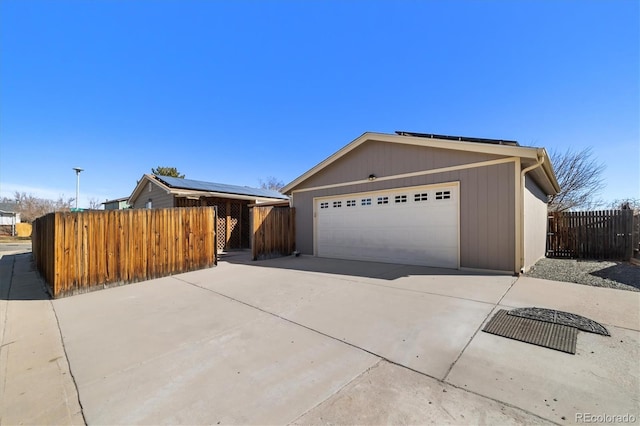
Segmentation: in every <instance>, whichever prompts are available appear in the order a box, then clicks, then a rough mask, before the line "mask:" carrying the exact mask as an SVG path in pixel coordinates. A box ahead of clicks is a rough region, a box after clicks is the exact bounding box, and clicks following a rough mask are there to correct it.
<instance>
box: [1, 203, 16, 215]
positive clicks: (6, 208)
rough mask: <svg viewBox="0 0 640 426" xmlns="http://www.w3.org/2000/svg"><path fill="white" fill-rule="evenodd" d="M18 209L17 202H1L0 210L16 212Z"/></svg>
mask: <svg viewBox="0 0 640 426" xmlns="http://www.w3.org/2000/svg"><path fill="white" fill-rule="evenodd" d="M17 210H18V204H17V203H0V211H1V212H3V213H16V212H17Z"/></svg>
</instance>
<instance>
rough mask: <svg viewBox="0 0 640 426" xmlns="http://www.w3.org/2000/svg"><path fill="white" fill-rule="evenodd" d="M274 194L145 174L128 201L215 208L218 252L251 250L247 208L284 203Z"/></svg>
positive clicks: (153, 205) (140, 205)
mask: <svg viewBox="0 0 640 426" xmlns="http://www.w3.org/2000/svg"><path fill="white" fill-rule="evenodd" d="M287 200H288V197H287V196H285V195H282V194H281V193H279V192H277V191H272V190H269V189H262V188H251V187H248V186H237V185H227V184H222V183H213V182H203V181H198V180H192V179H181V178H174V177H169V176H157V175H150V174H145V175H144V176H142V179H140V180H139V181H138V184H137V185H136V187H135V189H134V190H133V193H131V196H130V197H129V201H128V202H129V205H130V206H131V208H134V209H139V208H166V207H195V206H215V207H216V209H217V215H218V222H217V235H218V249H219V250H229V249H240V248H249V247H250V236H249V205H250V204H252V205H253V204H261V203H283V202H284V203H287Z"/></svg>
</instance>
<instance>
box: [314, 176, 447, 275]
mask: <svg viewBox="0 0 640 426" xmlns="http://www.w3.org/2000/svg"><path fill="white" fill-rule="evenodd" d="M416 194H417V195H416ZM457 196H458V187H457V185H453V186H447V187H442V186H438V187H429V186H425V187H416V188H407V189H404V190H403V189H398V190H396V191H380V192H378V193H366V194H348V195H344V196H336V197H331V198H328V197H327V198H323V199H319V200H316V201H315V209H316V210H315V211H316V244H317V246H316V247H317V255H318V256H321V257H334V258H343V259H356V260H373V261H381V262H393V263H405V264H416V265H428V266H443V267H451V268H457V267H458V252H459V250H458V218H459V213H458V201H457ZM437 197H441V199H437ZM445 197H448V198H445ZM363 199H364V200H365V202H364V203H363ZM369 200H370V201H369ZM416 200H417V201H416ZM369 202H370V204H368V203H369ZM385 202H386V204H385ZM379 203H381V204H379ZM321 204H322V205H324V206H325V208H320V206H321ZM363 204H364V205H363ZM337 206H340V207H337Z"/></svg>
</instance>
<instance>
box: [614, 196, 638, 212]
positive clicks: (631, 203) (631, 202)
mask: <svg viewBox="0 0 640 426" xmlns="http://www.w3.org/2000/svg"><path fill="white" fill-rule="evenodd" d="M611 208H612V209H615V210H633V211H636V212H638V211H640V198H623V199H621V200H614V201H612V202H611Z"/></svg>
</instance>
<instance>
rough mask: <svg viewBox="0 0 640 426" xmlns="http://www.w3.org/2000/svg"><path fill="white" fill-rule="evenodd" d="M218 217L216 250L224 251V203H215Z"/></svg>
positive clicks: (225, 230) (225, 234)
mask: <svg viewBox="0 0 640 426" xmlns="http://www.w3.org/2000/svg"><path fill="white" fill-rule="evenodd" d="M217 207H218V218H217V224H216V225H217V226H216V228H217V231H218V234H217V239H218V251H224V248H225V246H226V245H227V212H226V206H225V205H224V204H217Z"/></svg>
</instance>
